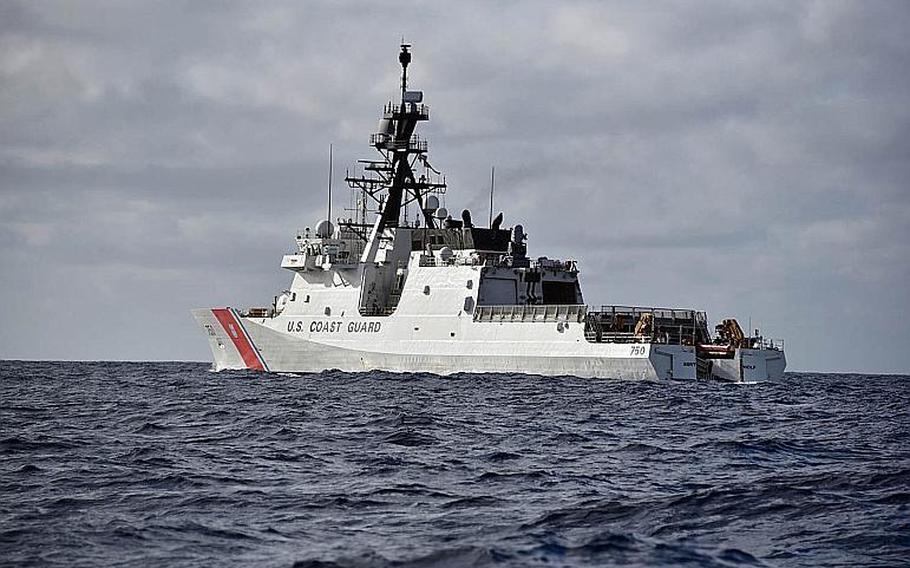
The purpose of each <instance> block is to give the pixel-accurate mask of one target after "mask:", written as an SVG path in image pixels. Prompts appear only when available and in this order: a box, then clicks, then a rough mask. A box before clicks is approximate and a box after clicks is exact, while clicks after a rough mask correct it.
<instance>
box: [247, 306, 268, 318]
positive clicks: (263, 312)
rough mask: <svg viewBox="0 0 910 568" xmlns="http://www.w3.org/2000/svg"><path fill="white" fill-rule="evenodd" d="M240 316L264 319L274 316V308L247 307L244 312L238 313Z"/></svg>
mask: <svg viewBox="0 0 910 568" xmlns="http://www.w3.org/2000/svg"><path fill="white" fill-rule="evenodd" d="M240 317H242V318H254V319H259V318H262V319H265V318H273V317H275V308H274V307H271V308H247V310H246V311H245V312H241V313H240Z"/></svg>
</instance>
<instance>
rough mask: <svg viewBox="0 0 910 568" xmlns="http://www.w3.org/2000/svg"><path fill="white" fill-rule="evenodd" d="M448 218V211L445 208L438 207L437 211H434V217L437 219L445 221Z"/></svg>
mask: <svg viewBox="0 0 910 568" xmlns="http://www.w3.org/2000/svg"><path fill="white" fill-rule="evenodd" d="M448 216H449V210H448V209H446V208H445V207H440V208H439V209H437V210H436V215H435V217H436V218H437V219H445V218H446V217H448Z"/></svg>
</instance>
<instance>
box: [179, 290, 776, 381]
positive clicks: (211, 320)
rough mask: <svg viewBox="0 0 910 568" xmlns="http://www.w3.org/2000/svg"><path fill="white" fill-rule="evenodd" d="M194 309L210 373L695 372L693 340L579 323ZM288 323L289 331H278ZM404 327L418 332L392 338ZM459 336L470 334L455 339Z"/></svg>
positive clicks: (734, 377)
mask: <svg viewBox="0 0 910 568" xmlns="http://www.w3.org/2000/svg"><path fill="white" fill-rule="evenodd" d="M193 315H194V317H195V318H196V320H197V321H198V322H199V324H200V325H201V326H202V327H203V328H204V329H205V331H206V332H207V334H208V337H209V344H210V346H211V348H212V353H213V358H214V369H215V370H218V371H220V370H225V369H252V370H259V371H268V372H319V371H323V370H325V369H338V370H341V371H345V372H364V371H371V370H377V369H379V370H384V371H390V372H408V373H434V374H439V375H450V374H454V373H521V374H533V375H547V376H558V375H571V376H576V377H584V378H617V379H645V380H658V379H695V378H696V377H697V370H696V369H697V364H696V353H695V348H694V347H691V346H683V345H661V344H651V343H622V344H619V343H589V342H587V341H585V339H584V337H583V324H580V323H577V324H569V325H568V326H563V328H562V331H559V330H558V327H557V324H555V323H536V322H534V323H532V322H508V323H495V322H476V321H473V320H472V319H471V317H470V316H466V317H458V318H447V319H448V321H443V320H441V319H439V318H427V317H399V318H363V317H356V316H355V317H351V318H343V317H342V318H312V319H309V318H299V317H287V318H284V317H278V318H247V317H241V316H240V315H239V313H238V312H236V311H235V310H232V309H228V308H221V309H197V310H193ZM434 319H438V320H439V321H434ZM453 320H454V321H453ZM298 322H300V323H299V325H298ZM289 327H290V329H292V330H293V331H290V332H289V331H287V330H288V328H289ZM443 327H444V328H445V329H442V328H443ZM415 328H416V331H415ZM421 328H422V331H421ZM503 328H505V330H503ZM298 329H300V330H301V331H296V330H298ZM409 329H410V330H411V331H412V332H413V333H414V334H416V335H418V336H419V335H422V336H423V337H412V338H409V339H396V337H400V336H401V334H402V333H406V330H409ZM317 330H318V331H317ZM503 331H505V332H506V333H507V334H508V336H509V337H510V339H502V338H501V337H500V336H502V335H505V333H503ZM453 333H454V334H455V336H454V337H453V336H452V334H453ZM459 336H460V337H471V338H472V339H470V340H458V339H456V338H457V337H459ZM785 366H786V360H785V356H784V353H783V352H782V351H777V350H768V349H737V350H736V353H735V355H734V357H733V358H731V359H726V360H722V361H714V362H713V372H712V375H711V376H712V377H713V378H716V379H722V380H729V381H734V382H739V381H748V382H751V381H759V380H766V379H779V378H780V377H781V376H782V375H783V370H784V367H785Z"/></svg>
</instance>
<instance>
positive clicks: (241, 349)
mask: <svg viewBox="0 0 910 568" xmlns="http://www.w3.org/2000/svg"><path fill="white" fill-rule="evenodd" d="M212 314H214V315H215V317H216V318H217V319H218V321H219V322H220V323H221V327H223V328H224V331H226V332H227V334H228V337H230V338H231V341H232V342H234V347H236V348H237V352H238V353H240V357H241V358H242V359H243V363H244V364H245V365H246V368H247V369H253V370H255V371H264V370H265V368H263V366H262V362H261V361H260V360H259V357H257V356H256V352H255V351H254V350H253V346H252V345H251V344H250V342H249V340H248V339H247V338H246V335H244V334H243V329H241V328H240V322H238V321H237V319H236V318H235V317H234V314H233V313H231V310H229V309H227V308H213V309H212Z"/></svg>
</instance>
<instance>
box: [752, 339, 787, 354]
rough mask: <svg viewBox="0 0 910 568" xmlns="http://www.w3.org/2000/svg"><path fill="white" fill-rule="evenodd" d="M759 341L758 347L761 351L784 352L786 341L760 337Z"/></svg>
mask: <svg viewBox="0 0 910 568" xmlns="http://www.w3.org/2000/svg"><path fill="white" fill-rule="evenodd" d="M758 339H759V341H757V342H756V344H757V346H758V347H760V348H761V349H770V350H772V351H783V350H784V340H783V339H772V338H770V337H760V338H758Z"/></svg>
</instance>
